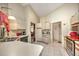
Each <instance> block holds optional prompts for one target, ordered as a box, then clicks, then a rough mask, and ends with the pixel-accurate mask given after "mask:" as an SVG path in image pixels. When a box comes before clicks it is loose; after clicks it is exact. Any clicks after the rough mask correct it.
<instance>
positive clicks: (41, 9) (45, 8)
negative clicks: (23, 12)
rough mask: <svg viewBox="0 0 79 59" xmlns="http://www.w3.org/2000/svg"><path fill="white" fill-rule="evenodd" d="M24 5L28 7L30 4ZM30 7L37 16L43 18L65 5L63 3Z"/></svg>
mask: <svg viewBox="0 0 79 59" xmlns="http://www.w3.org/2000/svg"><path fill="white" fill-rule="evenodd" d="M22 5H23V6H27V5H28V4H27V3H24V4H22ZM30 5H31V7H32V8H33V10H34V11H35V12H36V13H37V15H38V16H39V17H42V16H45V15H47V14H49V13H50V12H52V11H54V10H55V9H56V8H58V7H60V6H61V5H63V3H30Z"/></svg>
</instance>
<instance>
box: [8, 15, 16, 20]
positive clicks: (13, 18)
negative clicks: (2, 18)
mask: <svg viewBox="0 0 79 59" xmlns="http://www.w3.org/2000/svg"><path fill="white" fill-rule="evenodd" d="M8 19H9V20H16V18H15V17H14V16H8Z"/></svg>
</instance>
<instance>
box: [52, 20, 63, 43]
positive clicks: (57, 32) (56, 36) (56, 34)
mask: <svg viewBox="0 0 79 59" xmlns="http://www.w3.org/2000/svg"><path fill="white" fill-rule="evenodd" d="M52 30H53V31H52V32H53V41H56V42H59V43H61V42H62V40H61V35H62V34H61V32H62V31H61V22H56V23H53V27H52Z"/></svg>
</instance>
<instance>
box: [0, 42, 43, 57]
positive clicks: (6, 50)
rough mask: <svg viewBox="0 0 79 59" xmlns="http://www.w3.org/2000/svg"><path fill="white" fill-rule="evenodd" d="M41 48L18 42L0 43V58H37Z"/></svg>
mask: <svg viewBox="0 0 79 59" xmlns="http://www.w3.org/2000/svg"><path fill="white" fill-rule="evenodd" d="M42 50H43V46H41V45H37V44H31V43H24V42H20V41H13V42H1V43H0V56H39V55H40V53H41V51H42Z"/></svg>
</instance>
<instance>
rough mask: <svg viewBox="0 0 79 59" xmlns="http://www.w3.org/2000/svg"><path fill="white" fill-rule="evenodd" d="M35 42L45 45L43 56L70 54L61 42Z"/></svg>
mask: <svg viewBox="0 0 79 59" xmlns="http://www.w3.org/2000/svg"><path fill="white" fill-rule="evenodd" d="M35 44H40V45H42V46H44V49H43V51H42V54H41V55H42V56H68V54H67V53H66V50H65V49H64V48H63V47H62V46H61V43H57V42H54V43H52V44H44V43H41V42H36V43H35Z"/></svg>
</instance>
